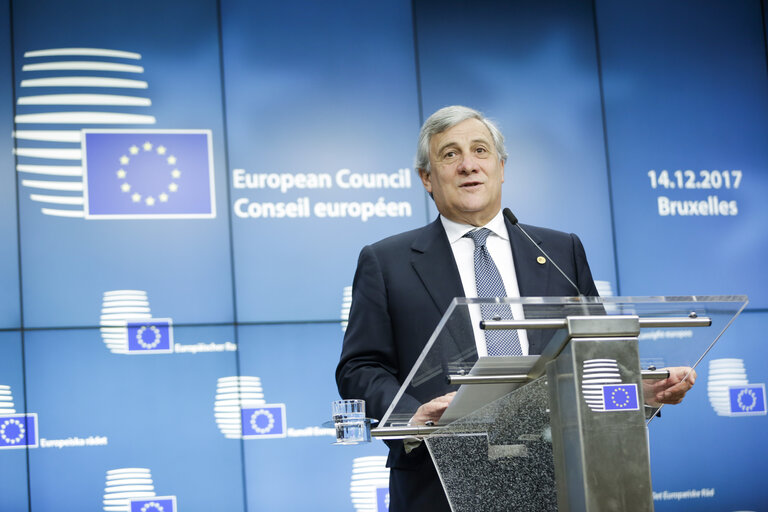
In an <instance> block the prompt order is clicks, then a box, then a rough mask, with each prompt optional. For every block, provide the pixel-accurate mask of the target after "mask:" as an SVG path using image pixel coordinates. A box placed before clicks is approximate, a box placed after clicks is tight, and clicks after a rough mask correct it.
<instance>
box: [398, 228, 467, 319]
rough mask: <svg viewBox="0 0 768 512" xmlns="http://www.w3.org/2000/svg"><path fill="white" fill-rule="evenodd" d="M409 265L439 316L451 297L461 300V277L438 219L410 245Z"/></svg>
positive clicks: (462, 294)
mask: <svg viewBox="0 0 768 512" xmlns="http://www.w3.org/2000/svg"><path fill="white" fill-rule="evenodd" d="M411 265H412V266H413V268H414V270H415V271H416V273H417V274H418V276H419V279H421V282H422V283H423V284H424V287H425V288H426V289H427V292H428V293H429V295H430V296H431V297H432V300H433V301H434V303H435V306H436V307H437V309H438V310H439V311H440V314H441V315H442V314H443V313H444V312H445V310H446V309H447V308H448V305H449V304H450V303H451V301H452V300H453V298H454V297H463V296H464V288H463V286H462V285H461V276H460V275H459V269H458V267H457V266H456V260H455V259H454V258H453V251H452V250H451V245H450V244H449V243H448V237H447V236H446V235H445V230H444V229H443V224H442V223H441V222H440V218H439V217H438V219H437V220H436V221H435V222H433V223H432V224H429V225H428V226H426V227H425V228H424V230H423V232H422V234H421V236H420V237H419V238H417V239H416V240H415V241H414V242H413V245H411Z"/></svg>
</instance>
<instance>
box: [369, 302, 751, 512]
mask: <svg viewBox="0 0 768 512" xmlns="http://www.w3.org/2000/svg"><path fill="white" fill-rule="evenodd" d="M500 303H501V304H508V305H509V307H507V310H508V311H510V314H509V315H507V316H506V317H502V316H501V315H497V316H495V317H493V318H487V315H485V314H484V313H483V311H484V310H485V311H487V310H488V307H487V306H488V305H490V304H494V305H497V304H500ZM746 304H747V298H746V297H745V296H699V297H691V296H687V297H603V298H599V297H528V298H518V299H512V298H505V299H469V298H466V299H464V298H457V299H454V301H453V302H452V303H451V306H450V307H449V308H448V310H447V311H446V313H445V315H444V316H443V318H442V320H441V321H440V323H439V325H438V326H437V328H436V329H435V331H434V333H433V335H432V337H431V338H430V339H429V341H428V343H427V345H426V347H425V348H424V350H423V352H422V353H421V356H420V357H419V359H418V361H417V363H416V365H415V366H414V367H413V368H412V370H411V372H410V374H409V375H408V377H407V379H406V381H405V382H404V384H403V386H402V387H401V388H400V390H399V392H398V394H397V396H396V397H395V400H394V401H393V402H392V404H391V405H390V407H389V409H388V411H387V413H386V414H385V415H384V417H383V418H382V420H381V422H380V423H379V426H378V428H375V429H374V430H373V431H372V435H373V436H375V437H378V438H381V439H411V442H419V441H422V442H425V443H426V444H427V447H428V448H429V452H430V454H431V456H432V459H433V460H434V462H435V466H436V467H437V471H438V474H439V475H440V479H441V481H442V484H443V487H444V488H445V491H446V494H447V495H448V500H449V502H450V504H451V508H452V509H453V510H454V511H455V512H459V511H472V512H484V511H507V510H515V511H523V510H536V511H539V510H544V511H545V510H561V511H564V510H574V511H575V510H588V511H597V510H600V511H604V510H653V499H652V491H651V479H650V460H649V450H648V438H647V430H646V425H647V424H648V423H650V422H651V421H653V419H654V418H655V417H656V416H657V413H658V410H659V408H660V407H659V404H657V403H654V402H653V401H652V398H653V397H652V395H651V394H650V393H649V390H651V389H652V386H653V384H654V382H657V381H658V379H664V378H666V377H667V376H668V372H667V371H666V370H665V368H667V367H677V366H688V367H691V368H695V367H696V365H697V364H698V363H699V362H700V361H701V360H702V358H703V357H704V356H705V355H706V353H707V352H708V351H709V350H710V349H711V348H712V346H713V345H714V344H715V342H717V340H718V339H719V338H720V336H721V335H722V334H723V332H725V330H726V329H727V328H728V326H729V325H730V324H731V323H732V322H733V321H734V319H735V318H736V317H737V316H738V315H739V313H741V311H742V310H743V309H744V307H745V306H746ZM505 307H506V306H505ZM484 317H485V319H484ZM494 329H515V330H517V332H518V335H519V339H520V340H521V342H522V343H523V344H524V345H526V346H527V347H529V350H530V353H531V354H538V355H530V356H493V357H490V356H488V355H487V350H486V345H485V333H486V332H487V331H489V330H494ZM452 391H456V392H457V393H456V395H455V397H454V399H453V401H452V402H451V405H450V406H449V408H448V409H447V410H446V412H445V414H444V415H443V416H442V418H441V420H440V421H439V422H438V424H436V425H414V424H412V422H411V418H413V416H414V414H415V413H416V409H417V408H418V407H419V405H420V404H422V403H424V402H426V401H428V400H429V399H431V398H435V397H437V396H440V395H443V394H445V393H448V392H452ZM645 395H650V396H648V397H646V396H645Z"/></svg>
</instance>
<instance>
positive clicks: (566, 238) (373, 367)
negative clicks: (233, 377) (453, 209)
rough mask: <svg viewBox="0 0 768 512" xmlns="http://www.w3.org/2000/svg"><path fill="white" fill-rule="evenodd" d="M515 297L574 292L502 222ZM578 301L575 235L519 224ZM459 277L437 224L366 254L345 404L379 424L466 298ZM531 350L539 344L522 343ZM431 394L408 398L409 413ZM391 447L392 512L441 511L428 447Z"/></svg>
mask: <svg viewBox="0 0 768 512" xmlns="http://www.w3.org/2000/svg"><path fill="white" fill-rule="evenodd" d="M505 222H506V224H507V231H508V232H509V237H510V244H511V246H512V255H513V258H514V264H515V273H516V275H517V282H518V287H519V289H520V295H521V296H524V297H525V296H531V297H532V296H553V297H554V296H574V295H576V291H575V290H574V289H573V287H572V286H571V285H570V284H569V283H568V281H567V280H566V279H565V278H564V277H563V276H562V275H560V273H559V272H557V269H555V268H554V266H553V265H552V264H551V263H550V262H549V261H547V262H546V263H545V264H543V265H542V264H539V263H538V262H537V258H538V257H539V256H540V255H541V253H540V252H539V251H538V250H537V249H536V247H534V245H533V244H532V243H531V242H530V240H528V239H526V238H525V237H524V235H523V234H522V233H520V230H519V229H517V228H516V227H514V226H512V225H511V224H510V223H509V221H506V220H505ZM523 228H524V229H525V230H526V231H527V232H528V233H529V234H530V235H531V236H532V238H533V239H534V240H535V241H536V243H537V244H539V246H540V247H542V248H543V249H544V250H545V251H546V252H547V253H548V254H549V255H550V257H551V258H552V259H554V261H555V262H556V263H557V264H558V265H559V266H560V268H562V269H563V271H564V272H565V273H566V274H567V275H568V277H570V278H571V280H572V281H573V282H574V283H576V285H577V286H578V287H579V290H580V291H581V293H582V294H583V295H586V296H596V295H597V289H596V288H595V284H594V281H593V279H592V274H591V272H590V270H589V264H588V263H587V258H586V254H585V252H584V247H583V246H582V244H581V241H580V240H579V238H578V237H577V236H576V235H574V234H567V233H563V232H560V231H554V230H551V229H545V228H538V227H534V226H526V225H523ZM463 296H464V289H463V287H462V284H461V277H460V276H459V270H458V268H457V266H456V262H455V260H454V257H453V252H452V250H451V247H450V244H449V242H448V237H447V236H446V234H445V230H444V229H443V225H442V222H441V221H440V219H439V218H438V219H437V220H436V221H435V222H433V223H431V224H429V225H427V226H425V227H423V228H419V229H415V230H413V231H408V232H406V233H402V234H399V235H396V236H393V237H390V238H386V239H384V240H382V241H380V242H377V243H375V244H373V245H369V246H366V247H364V248H363V250H362V251H361V253H360V258H359V260H358V266H357V271H356V273H355V279H354V283H353V288H352V306H351V310H350V315H349V324H348V327H347V331H346V334H345V336H344V345H343V348H342V353H341V360H340V362H339V365H338V367H337V369H336V382H337V384H338V387H339V393H340V394H341V396H342V397H343V398H362V399H364V400H365V401H366V412H367V414H368V416H369V417H373V418H377V419H381V418H382V416H383V415H384V413H385V412H386V410H387V408H388V407H389V405H390V403H391V402H392V400H393V399H394V397H395V395H396V393H397V391H398V390H399V389H400V386H401V384H402V383H403V381H404V380H405V378H406V376H407V375H408V373H409V372H410V370H411V368H412V366H413V365H414V363H415V362H416V359H417V358H418V357H419V354H420V353H421V351H422V349H423V348H424V345H425V344H426V342H427V340H428V339H429V337H430V335H431V334H432V332H433V331H434V329H435V327H436V326H437V324H438V322H439V321H440V318H441V317H442V315H443V313H444V312H445V310H446V309H447V308H448V305H449V304H450V302H451V300H453V298H454V297H463ZM529 343H530V347H529V353H530V354H540V353H541V351H542V350H543V348H544V347H543V345H544V344H545V343H546V342H545V341H542V338H540V337H535V336H533V337H531V339H529ZM433 391H434V393H433V395H434V396H412V395H406V396H404V397H403V398H402V399H401V400H406V401H410V402H412V403H411V407H412V409H411V410H414V411H415V410H416V409H417V408H418V406H419V405H420V404H421V403H424V402H427V401H429V400H430V399H432V398H435V397H436V396H439V395H440V394H443V393H445V392H448V391H449V389H448V388H447V386H446V388H445V389H443V390H433ZM388 444H389V446H390V453H389V458H388V460H387V465H388V466H389V467H390V468H391V473H390V511H391V512H403V511H407V510H413V511H416V510H419V511H424V510H429V511H442V510H445V511H448V510H450V508H449V507H448V503H447V501H446V498H445V495H444V493H443V490H442V487H441V485H440V482H439V480H438V478H437V474H436V472H435V469H434V466H433V465H432V461H431V459H430V457H429V455H428V453H427V450H426V447H425V446H423V445H422V446H420V447H419V448H417V449H415V450H413V451H411V452H410V453H408V454H406V453H405V451H404V449H403V446H402V443H401V442H399V441H395V442H388Z"/></svg>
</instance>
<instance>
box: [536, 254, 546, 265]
mask: <svg viewBox="0 0 768 512" xmlns="http://www.w3.org/2000/svg"><path fill="white" fill-rule="evenodd" d="M536 261H537V262H538V264H539V265H543V264H545V263H546V262H547V258H545V257H544V256H539V257H538V258H536Z"/></svg>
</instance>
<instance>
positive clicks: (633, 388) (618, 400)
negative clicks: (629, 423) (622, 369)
mask: <svg viewBox="0 0 768 512" xmlns="http://www.w3.org/2000/svg"><path fill="white" fill-rule="evenodd" d="M603 398H604V399H605V410H606V412H607V411H636V410H638V409H639V408H640V405H639V400H638V399H637V384H610V385H607V386H603Z"/></svg>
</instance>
